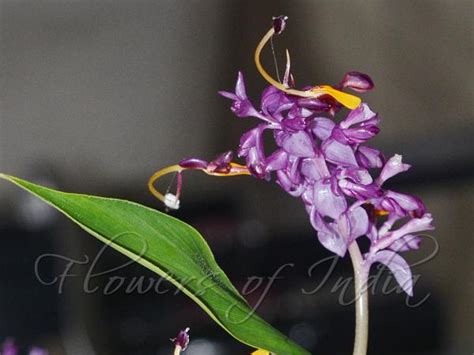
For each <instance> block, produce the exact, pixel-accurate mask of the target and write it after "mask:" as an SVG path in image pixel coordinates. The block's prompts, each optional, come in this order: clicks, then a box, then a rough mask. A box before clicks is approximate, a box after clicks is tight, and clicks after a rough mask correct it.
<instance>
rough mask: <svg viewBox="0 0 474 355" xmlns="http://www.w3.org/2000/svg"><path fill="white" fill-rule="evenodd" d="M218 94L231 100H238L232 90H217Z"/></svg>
mask: <svg viewBox="0 0 474 355" xmlns="http://www.w3.org/2000/svg"><path fill="white" fill-rule="evenodd" d="M218 93H219V95H221V96H224V97H225V98H226V99H231V100H234V101H235V100H239V97H238V96H237V95H236V94H235V93H233V92H228V91H218Z"/></svg>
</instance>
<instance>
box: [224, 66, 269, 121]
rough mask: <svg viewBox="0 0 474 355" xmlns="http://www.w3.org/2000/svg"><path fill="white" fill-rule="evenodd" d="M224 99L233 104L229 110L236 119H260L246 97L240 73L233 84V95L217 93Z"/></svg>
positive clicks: (225, 92) (230, 93)
mask: <svg viewBox="0 0 474 355" xmlns="http://www.w3.org/2000/svg"><path fill="white" fill-rule="evenodd" d="M219 94H221V95H222V96H224V97H227V98H228V99H231V100H233V101H234V103H233V104H232V106H231V110H232V112H233V113H235V115H236V116H237V117H249V116H254V117H258V118H262V117H261V115H260V114H259V113H258V112H257V110H256V109H255V108H254V107H253V105H252V103H251V102H250V100H249V99H248V97H247V92H246V90H245V83H244V76H243V75H242V73H241V72H239V75H238V77H237V83H236V84H235V93H232V92H227V91H219Z"/></svg>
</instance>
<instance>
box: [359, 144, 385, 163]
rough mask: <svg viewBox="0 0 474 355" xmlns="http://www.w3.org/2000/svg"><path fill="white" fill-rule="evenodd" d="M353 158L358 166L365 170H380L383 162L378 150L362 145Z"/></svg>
mask: <svg viewBox="0 0 474 355" xmlns="http://www.w3.org/2000/svg"><path fill="white" fill-rule="evenodd" d="M355 156H356V159H357V162H358V163H359V164H360V166H362V167H364V168H366V169H372V168H381V167H382V166H383V164H384V160H385V159H384V156H383V154H382V153H381V152H380V151H379V150H377V149H374V148H370V147H367V146H363V145H361V146H359V148H358V149H357V151H356V153H355Z"/></svg>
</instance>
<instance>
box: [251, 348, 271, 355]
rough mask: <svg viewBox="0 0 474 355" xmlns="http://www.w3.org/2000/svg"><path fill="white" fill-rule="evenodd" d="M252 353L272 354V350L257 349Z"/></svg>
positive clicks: (257, 354)
mask: <svg viewBox="0 0 474 355" xmlns="http://www.w3.org/2000/svg"><path fill="white" fill-rule="evenodd" d="M251 355H270V352H269V351H266V350H261V349H259V350H255V351H254V352H253V353H252V354H251Z"/></svg>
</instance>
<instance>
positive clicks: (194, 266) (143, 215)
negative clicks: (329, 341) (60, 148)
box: [0, 174, 309, 355]
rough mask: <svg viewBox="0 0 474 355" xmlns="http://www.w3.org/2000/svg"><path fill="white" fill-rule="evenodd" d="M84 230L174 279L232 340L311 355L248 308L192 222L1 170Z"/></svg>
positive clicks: (171, 279) (155, 270) (2, 175)
mask: <svg viewBox="0 0 474 355" xmlns="http://www.w3.org/2000/svg"><path fill="white" fill-rule="evenodd" d="M0 178H3V179H5V180H8V181H10V182H12V183H14V184H16V185H18V186H20V187H21V188H23V189H25V190H26V191H28V192H30V193H32V194H33V195H35V196H37V197H39V198H40V199H42V200H44V201H45V202H47V203H48V204H50V205H51V206H53V207H55V208H56V209H58V210H59V211H61V212H62V213H64V214H65V215H66V216H67V217H69V218H70V219H71V220H72V221H74V222H75V223H77V224H78V225H79V226H80V227H82V228H83V229H84V230H86V231H87V232H89V233H90V234H92V235H93V236H95V237H96V238H97V239H99V240H100V241H102V242H104V243H107V244H109V245H110V246H111V247H112V248H114V249H116V250H118V251H119V252H121V253H123V254H125V255H126V256H128V257H129V258H131V259H133V260H136V262H138V263H140V264H141V265H143V266H145V267H146V268H148V269H150V270H152V271H154V272H155V273H157V274H159V275H160V276H163V277H165V278H167V279H168V280H170V281H171V282H172V283H173V284H174V285H175V286H176V287H178V288H179V289H181V290H182V291H183V292H184V293H185V294H186V295H188V296H189V297H191V299H192V300H193V301H195V302H196V303H197V304H198V305H199V306H200V307H201V308H202V309H203V310H204V311H206V312H207V314H208V315H209V316H210V317H211V318H212V319H213V320H214V321H216V322H217V323H218V324H219V325H220V326H221V327H222V328H224V329H225V330H226V331H227V332H228V333H229V334H231V335H232V336H233V337H234V338H236V339H237V340H239V341H241V342H242V343H244V344H247V345H249V346H252V347H254V348H257V349H265V350H268V351H271V352H272V353H276V354H281V355H286V354H309V353H308V352H307V351H306V350H304V349H303V348H301V347H300V346H299V345H297V344H296V343H294V342H292V341H291V340H290V339H289V338H287V337H286V336H285V335H283V334H282V333H280V332H279V331H278V330H276V329H275V328H273V327H272V326H270V325H269V324H268V323H266V322H265V321H264V320H263V319H261V318H260V317H259V316H258V315H256V314H255V313H254V312H253V311H252V309H251V308H250V307H249V305H248V304H247V302H246V301H245V300H244V298H243V297H242V296H240V294H239V293H238V291H237V290H236V289H235V287H234V286H233V285H232V283H231V282H230V281H229V279H228V278H227V276H226V275H225V273H224V272H223V271H222V269H221V268H220V267H219V266H218V265H217V263H216V261H215V259H214V256H213V254H212V252H211V250H210V249H209V246H208V245H207V243H206V242H205V240H204V239H203V238H202V236H201V235H200V234H199V233H198V232H197V231H196V230H195V229H194V228H192V227H191V226H189V225H187V224H186V223H184V222H181V221H179V220H177V219H176V218H173V217H171V216H168V215H166V214H164V213H161V212H158V211H155V210H153V209H151V208H148V207H145V206H142V205H139V204H137V203H132V202H129V201H125V200H119V199H111V198H103V197H97V196H88V195H80V194H71V193H65V192H60V191H56V190H52V189H49V188H46V187H42V186H39V185H35V184H32V183H30V182H27V181H25V180H22V179H19V178H16V177H12V176H8V175H4V174H0Z"/></svg>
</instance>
